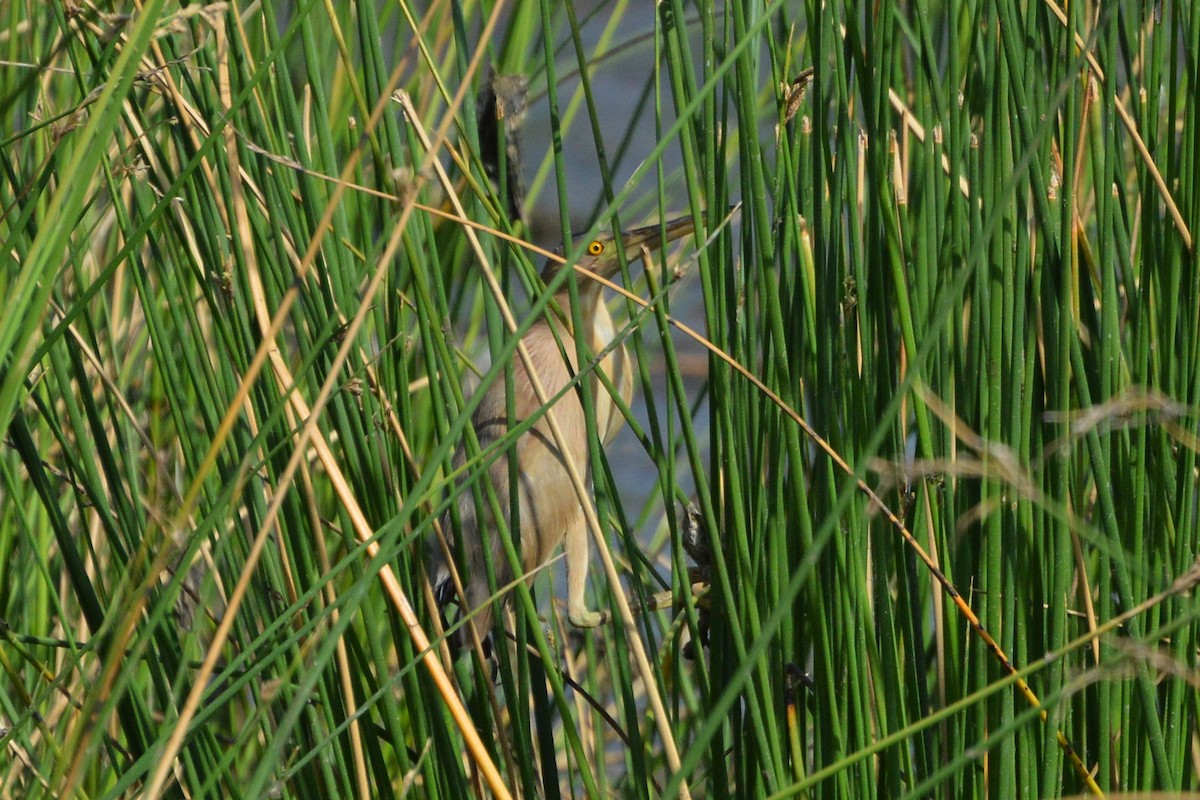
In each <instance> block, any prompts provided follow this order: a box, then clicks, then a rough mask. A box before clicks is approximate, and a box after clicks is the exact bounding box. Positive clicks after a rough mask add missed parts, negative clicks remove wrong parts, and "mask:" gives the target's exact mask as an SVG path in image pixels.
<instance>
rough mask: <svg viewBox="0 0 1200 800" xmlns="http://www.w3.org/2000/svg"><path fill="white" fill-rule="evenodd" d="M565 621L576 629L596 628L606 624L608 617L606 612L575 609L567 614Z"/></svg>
mask: <svg viewBox="0 0 1200 800" xmlns="http://www.w3.org/2000/svg"><path fill="white" fill-rule="evenodd" d="M567 619H568V620H570V622H571V624H572V625H574V626H575V627H576V628H598V627H600V626H601V625H604V624H606V623H607V622H608V621H609V619H610V615H609V613H608V612H607V611H592V610H590V609H588V608H575V609H571V610H569V611H568V612H567Z"/></svg>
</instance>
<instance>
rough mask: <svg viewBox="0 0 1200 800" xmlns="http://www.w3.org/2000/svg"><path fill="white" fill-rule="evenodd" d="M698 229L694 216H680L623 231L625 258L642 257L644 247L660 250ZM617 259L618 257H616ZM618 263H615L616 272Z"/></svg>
mask: <svg viewBox="0 0 1200 800" xmlns="http://www.w3.org/2000/svg"><path fill="white" fill-rule="evenodd" d="M695 229H696V225H695V223H694V222H693V221H692V218H691V217H690V216H689V217H678V218H676V219H673V220H671V221H669V222H667V223H665V224H664V223H656V224H654V225H647V226H646V227H644V228H633V229H631V230H627V231H622V232H621V244H623V245H624V246H625V260H626V261H637V260H638V259H639V258H641V257H642V248H643V247H648V248H649V249H651V250H659V249H661V248H663V247H666V246H667V244H669V243H670V242H673V241H675V240H676V239H678V238H680V237H681V236H687V235H688V234H689V233H691V232H692V231H694V230H695ZM614 261H616V259H614ZM615 267H616V265H615V264H614V270H613V271H614V272H615V271H616V269H615Z"/></svg>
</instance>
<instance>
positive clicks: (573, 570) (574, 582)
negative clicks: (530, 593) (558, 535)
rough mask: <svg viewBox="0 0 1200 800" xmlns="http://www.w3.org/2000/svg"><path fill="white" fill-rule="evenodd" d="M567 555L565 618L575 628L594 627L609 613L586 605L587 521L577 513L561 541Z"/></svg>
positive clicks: (606, 618)
mask: <svg viewBox="0 0 1200 800" xmlns="http://www.w3.org/2000/svg"><path fill="white" fill-rule="evenodd" d="M563 549H564V550H565V551H566V556H567V619H568V620H570V621H571V624H572V625H574V626H575V627H576V628H595V627H596V626H598V625H603V624H604V623H606V622H608V617H609V615H608V614H607V613H603V612H600V611H592V610H591V609H589V608H588V607H587V601H586V598H585V597H584V590H585V589H587V571H588V536H587V521H586V519H585V518H584V515H583V514H579V515H578V516H577V517H576V519H575V521H574V522H573V523H571V527H569V528H567V535H566V537H565V539H564V542H563Z"/></svg>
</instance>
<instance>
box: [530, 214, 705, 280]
mask: <svg viewBox="0 0 1200 800" xmlns="http://www.w3.org/2000/svg"><path fill="white" fill-rule="evenodd" d="M693 230H695V223H693V221H692V218H691V217H679V218H677V219H673V220H671V221H669V222H666V223H663V224H654V225H647V226H646V227H644V228H631V229H629V230H626V231H622V233H621V241H620V245H618V244H617V239H616V237H614V236H613V235H612V234H611V233H600V234H597V235H596V236H595V237H594V238H591V239H588V240H587V244H586V245H585V246H584V249H583V253H582V254H581V255H580V256H579V260H578V261H577V262H575V263H576V264H578V265H579V266H580V267H583V268H584V269H586V270H589V271H591V272H594V273H596V274H597V275H599V276H601V277H603V278H611V277H613V276H614V275H616V274H617V273H618V272H620V270H621V247H624V248H625V261H626V262H627V263H629V262H633V261H637V260H639V259H640V258H641V257H642V253H643V249H649V250H659V249H661V248H663V247H666V246H667V244H668V243H670V242H673V241H675V240H676V239H678V238H680V237H681V236H686V235H687V234H689V233H691V232H692V231H693ZM579 241H580V240H579V239H577V240H576V244H578V243H579ZM562 267H563V265H562V264H561V263H559V262H558V261H555V260H551V261H549V262H548V263H547V264H546V266H545V268H544V269H543V270H542V279H543V280H545V281H547V282H548V281H549V280H550V279H551V278H553V277H554V275H555V274H556V273H557V272H558V271H559V270H560V269H562Z"/></svg>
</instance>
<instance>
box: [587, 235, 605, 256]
mask: <svg viewBox="0 0 1200 800" xmlns="http://www.w3.org/2000/svg"><path fill="white" fill-rule="evenodd" d="M603 252H604V242H602V241H600V240H599V239H597V240H595V241H593V242H592V243H591V244H589V245H588V254H589V255H593V256H598V255H600V254H601V253H603Z"/></svg>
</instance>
